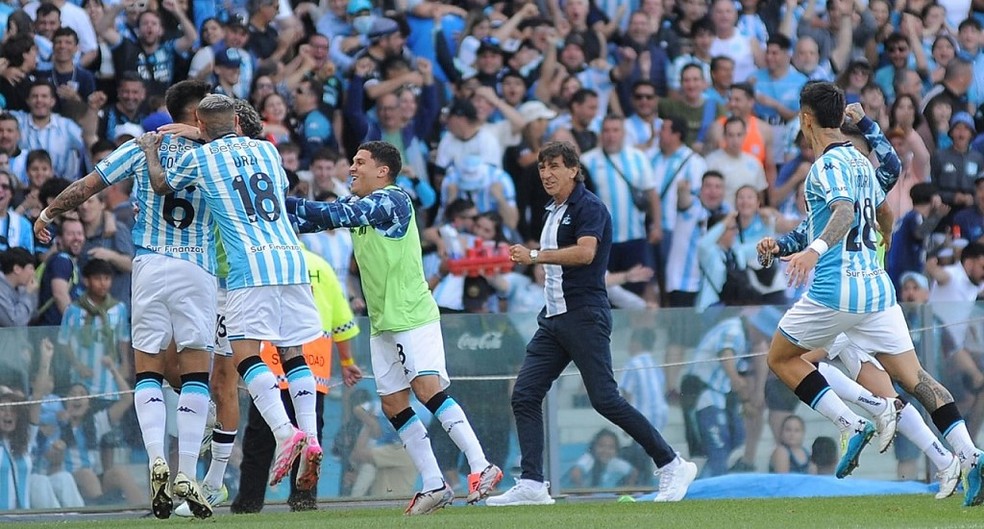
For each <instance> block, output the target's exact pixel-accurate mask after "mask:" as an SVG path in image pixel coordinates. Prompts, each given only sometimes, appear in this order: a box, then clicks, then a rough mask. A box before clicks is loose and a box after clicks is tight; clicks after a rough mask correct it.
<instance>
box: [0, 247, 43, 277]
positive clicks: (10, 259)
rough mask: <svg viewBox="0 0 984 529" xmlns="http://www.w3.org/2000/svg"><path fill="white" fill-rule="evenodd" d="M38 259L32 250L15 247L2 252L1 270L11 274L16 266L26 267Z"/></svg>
mask: <svg viewBox="0 0 984 529" xmlns="http://www.w3.org/2000/svg"><path fill="white" fill-rule="evenodd" d="M35 262H36V261H35V260H34V256H33V255H31V252H29V251H27V250H25V249H24V248H20V247H17V246H15V247H13V248H10V249H8V250H7V251H6V252H0V272H3V273H4V274H9V273H11V272H13V271H14V267H15V266H20V267H25V266H27V265H32V264H34V263H35Z"/></svg>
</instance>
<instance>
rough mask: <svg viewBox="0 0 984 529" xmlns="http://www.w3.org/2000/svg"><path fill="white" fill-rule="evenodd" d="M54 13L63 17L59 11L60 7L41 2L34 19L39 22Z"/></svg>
mask: <svg viewBox="0 0 984 529" xmlns="http://www.w3.org/2000/svg"><path fill="white" fill-rule="evenodd" d="M52 13H58V16H61V9H58V6H56V5H55V4H51V3H48V2H41V5H39V6H38V9H37V11H36V12H35V13H34V19H35V20H37V19H38V18H40V17H43V16H45V15H50V14H52Z"/></svg>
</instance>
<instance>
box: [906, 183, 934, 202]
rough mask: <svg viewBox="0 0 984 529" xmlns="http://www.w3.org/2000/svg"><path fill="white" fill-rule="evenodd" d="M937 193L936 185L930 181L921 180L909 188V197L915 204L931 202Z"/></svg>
mask: <svg viewBox="0 0 984 529" xmlns="http://www.w3.org/2000/svg"><path fill="white" fill-rule="evenodd" d="M936 193H937V190H936V186H935V185H933V184H932V183H930V182H920V183H918V184H916V185H914V186H912V189H910V190H909V198H911V199H912V205H913V206H921V205H925V204H929V203H930V202H932V201H933V196H935V195H936Z"/></svg>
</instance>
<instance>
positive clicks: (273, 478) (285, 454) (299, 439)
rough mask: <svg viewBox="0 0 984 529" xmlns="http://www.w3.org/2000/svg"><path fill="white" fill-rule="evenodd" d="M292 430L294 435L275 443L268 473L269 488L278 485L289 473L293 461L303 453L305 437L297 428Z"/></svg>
mask: <svg viewBox="0 0 984 529" xmlns="http://www.w3.org/2000/svg"><path fill="white" fill-rule="evenodd" d="M292 428H293V427H292ZM293 430H294V433H293V434H291V436H290V437H288V438H287V440H286V441H284V442H283V443H279V442H278V443H277V451H276V452H275V454H276V455H275V457H274V458H273V470H272V471H271V472H270V486H271V487H272V486H274V485H276V484H277V483H280V480H282V479H284V476H286V475H287V474H289V473H290V467H291V465H293V464H294V460H295V459H297V456H299V455H301V452H303V451H304V446H305V444H306V442H305V441H306V440H307V435H306V434H305V433H304V432H302V431H300V430H298V429H297V428H293Z"/></svg>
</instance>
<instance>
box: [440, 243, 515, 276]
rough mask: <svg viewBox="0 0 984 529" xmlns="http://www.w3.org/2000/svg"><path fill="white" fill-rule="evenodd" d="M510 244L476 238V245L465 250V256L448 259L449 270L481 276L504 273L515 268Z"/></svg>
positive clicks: (453, 272)
mask: <svg viewBox="0 0 984 529" xmlns="http://www.w3.org/2000/svg"><path fill="white" fill-rule="evenodd" d="M513 264H514V263H513V262H512V259H510V258H509V245H508V244H506V243H504V242H503V243H499V245H498V246H495V243H493V242H492V241H488V242H487V243H486V241H483V240H482V239H475V245H474V246H473V247H471V248H468V249H467V250H465V256H464V257H461V258H459V259H449V260H448V270H449V271H450V272H451V273H452V274H454V275H456V276H468V277H479V276H486V275H495V274H504V273H506V272H509V271H510V270H512V268H513Z"/></svg>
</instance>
